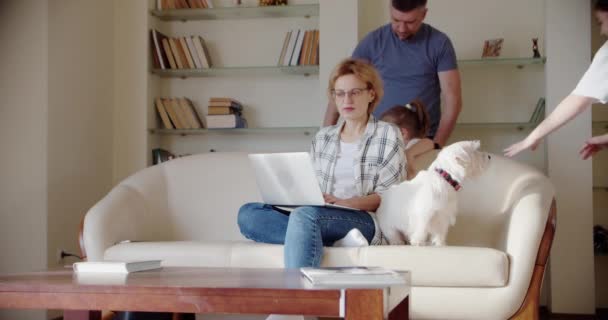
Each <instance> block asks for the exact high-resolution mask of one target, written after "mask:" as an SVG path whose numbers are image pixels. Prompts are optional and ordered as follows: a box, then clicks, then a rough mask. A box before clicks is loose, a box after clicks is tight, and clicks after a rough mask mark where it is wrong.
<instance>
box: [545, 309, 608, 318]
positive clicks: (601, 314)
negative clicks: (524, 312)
mask: <svg viewBox="0 0 608 320" xmlns="http://www.w3.org/2000/svg"><path fill="white" fill-rule="evenodd" d="M578 319H580V320H608V309H597V311H596V314H595V316H594V317H588V316H580V317H578V316H576V315H551V314H550V313H549V311H548V310H547V309H545V308H541V310H540V320H578Z"/></svg>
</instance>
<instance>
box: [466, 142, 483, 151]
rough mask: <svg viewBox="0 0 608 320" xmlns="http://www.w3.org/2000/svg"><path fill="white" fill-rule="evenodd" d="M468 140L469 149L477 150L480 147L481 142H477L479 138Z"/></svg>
mask: <svg viewBox="0 0 608 320" xmlns="http://www.w3.org/2000/svg"><path fill="white" fill-rule="evenodd" d="M469 142H470V144H469V145H470V148H471V150H479V147H481V142H479V140H472V141H469Z"/></svg>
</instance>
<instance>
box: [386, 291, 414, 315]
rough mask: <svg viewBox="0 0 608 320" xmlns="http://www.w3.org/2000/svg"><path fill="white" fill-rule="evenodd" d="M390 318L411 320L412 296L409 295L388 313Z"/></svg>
mask: <svg viewBox="0 0 608 320" xmlns="http://www.w3.org/2000/svg"><path fill="white" fill-rule="evenodd" d="M388 319H389V320H409V319H410V297H409V296H407V297H405V299H403V300H401V302H399V304H398V305H397V306H396V307H395V308H394V309H393V310H391V312H390V313H389V314H388Z"/></svg>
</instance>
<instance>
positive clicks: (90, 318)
mask: <svg viewBox="0 0 608 320" xmlns="http://www.w3.org/2000/svg"><path fill="white" fill-rule="evenodd" d="M63 319H64V320H101V311H97V310H63Z"/></svg>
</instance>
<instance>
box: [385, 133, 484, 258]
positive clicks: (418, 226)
mask: <svg viewBox="0 0 608 320" xmlns="http://www.w3.org/2000/svg"><path fill="white" fill-rule="evenodd" d="M489 159H490V156H489V155H488V154H487V153H485V152H480V151H479V141H461V142H457V143H454V144H451V145H449V146H447V147H445V148H443V149H442V150H441V152H439V154H438V155H437V159H435V161H433V163H432V164H431V165H430V167H429V168H428V170H422V171H420V172H419V173H418V175H416V177H415V178H414V179H412V180H410V181H404V182H402V183H400V184H398V185H396V186H393V187H392V188H390V189H389V190H387V191H386V192H384V193H383V194H382V202H381V203H380V207H378V210H377V211H376V217H377V219H378V223H379V226H380V229H381V230H382V233H383V236H384V238H385V239H386V240H387V241H388V243H389V244H391V245H394V244H407V243H409V244H411V245H425V244H428V242H427V241H428V238H429V235H430V243H431V244H432V245H435V246H443V245H445V240H446V237H447V234H448V228H449V227H450V226H452V225H454V223H455V222H456V213H457V210H458V190H459V189H460V188H461V185H460V184H461V183H462V182H463V180H464V179H467V178H471V177H475V176H478V175H479V174H481V172H482V171H483V170H484V169H485V168H486V166H487V164H488V162H489Z"/></svg>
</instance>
